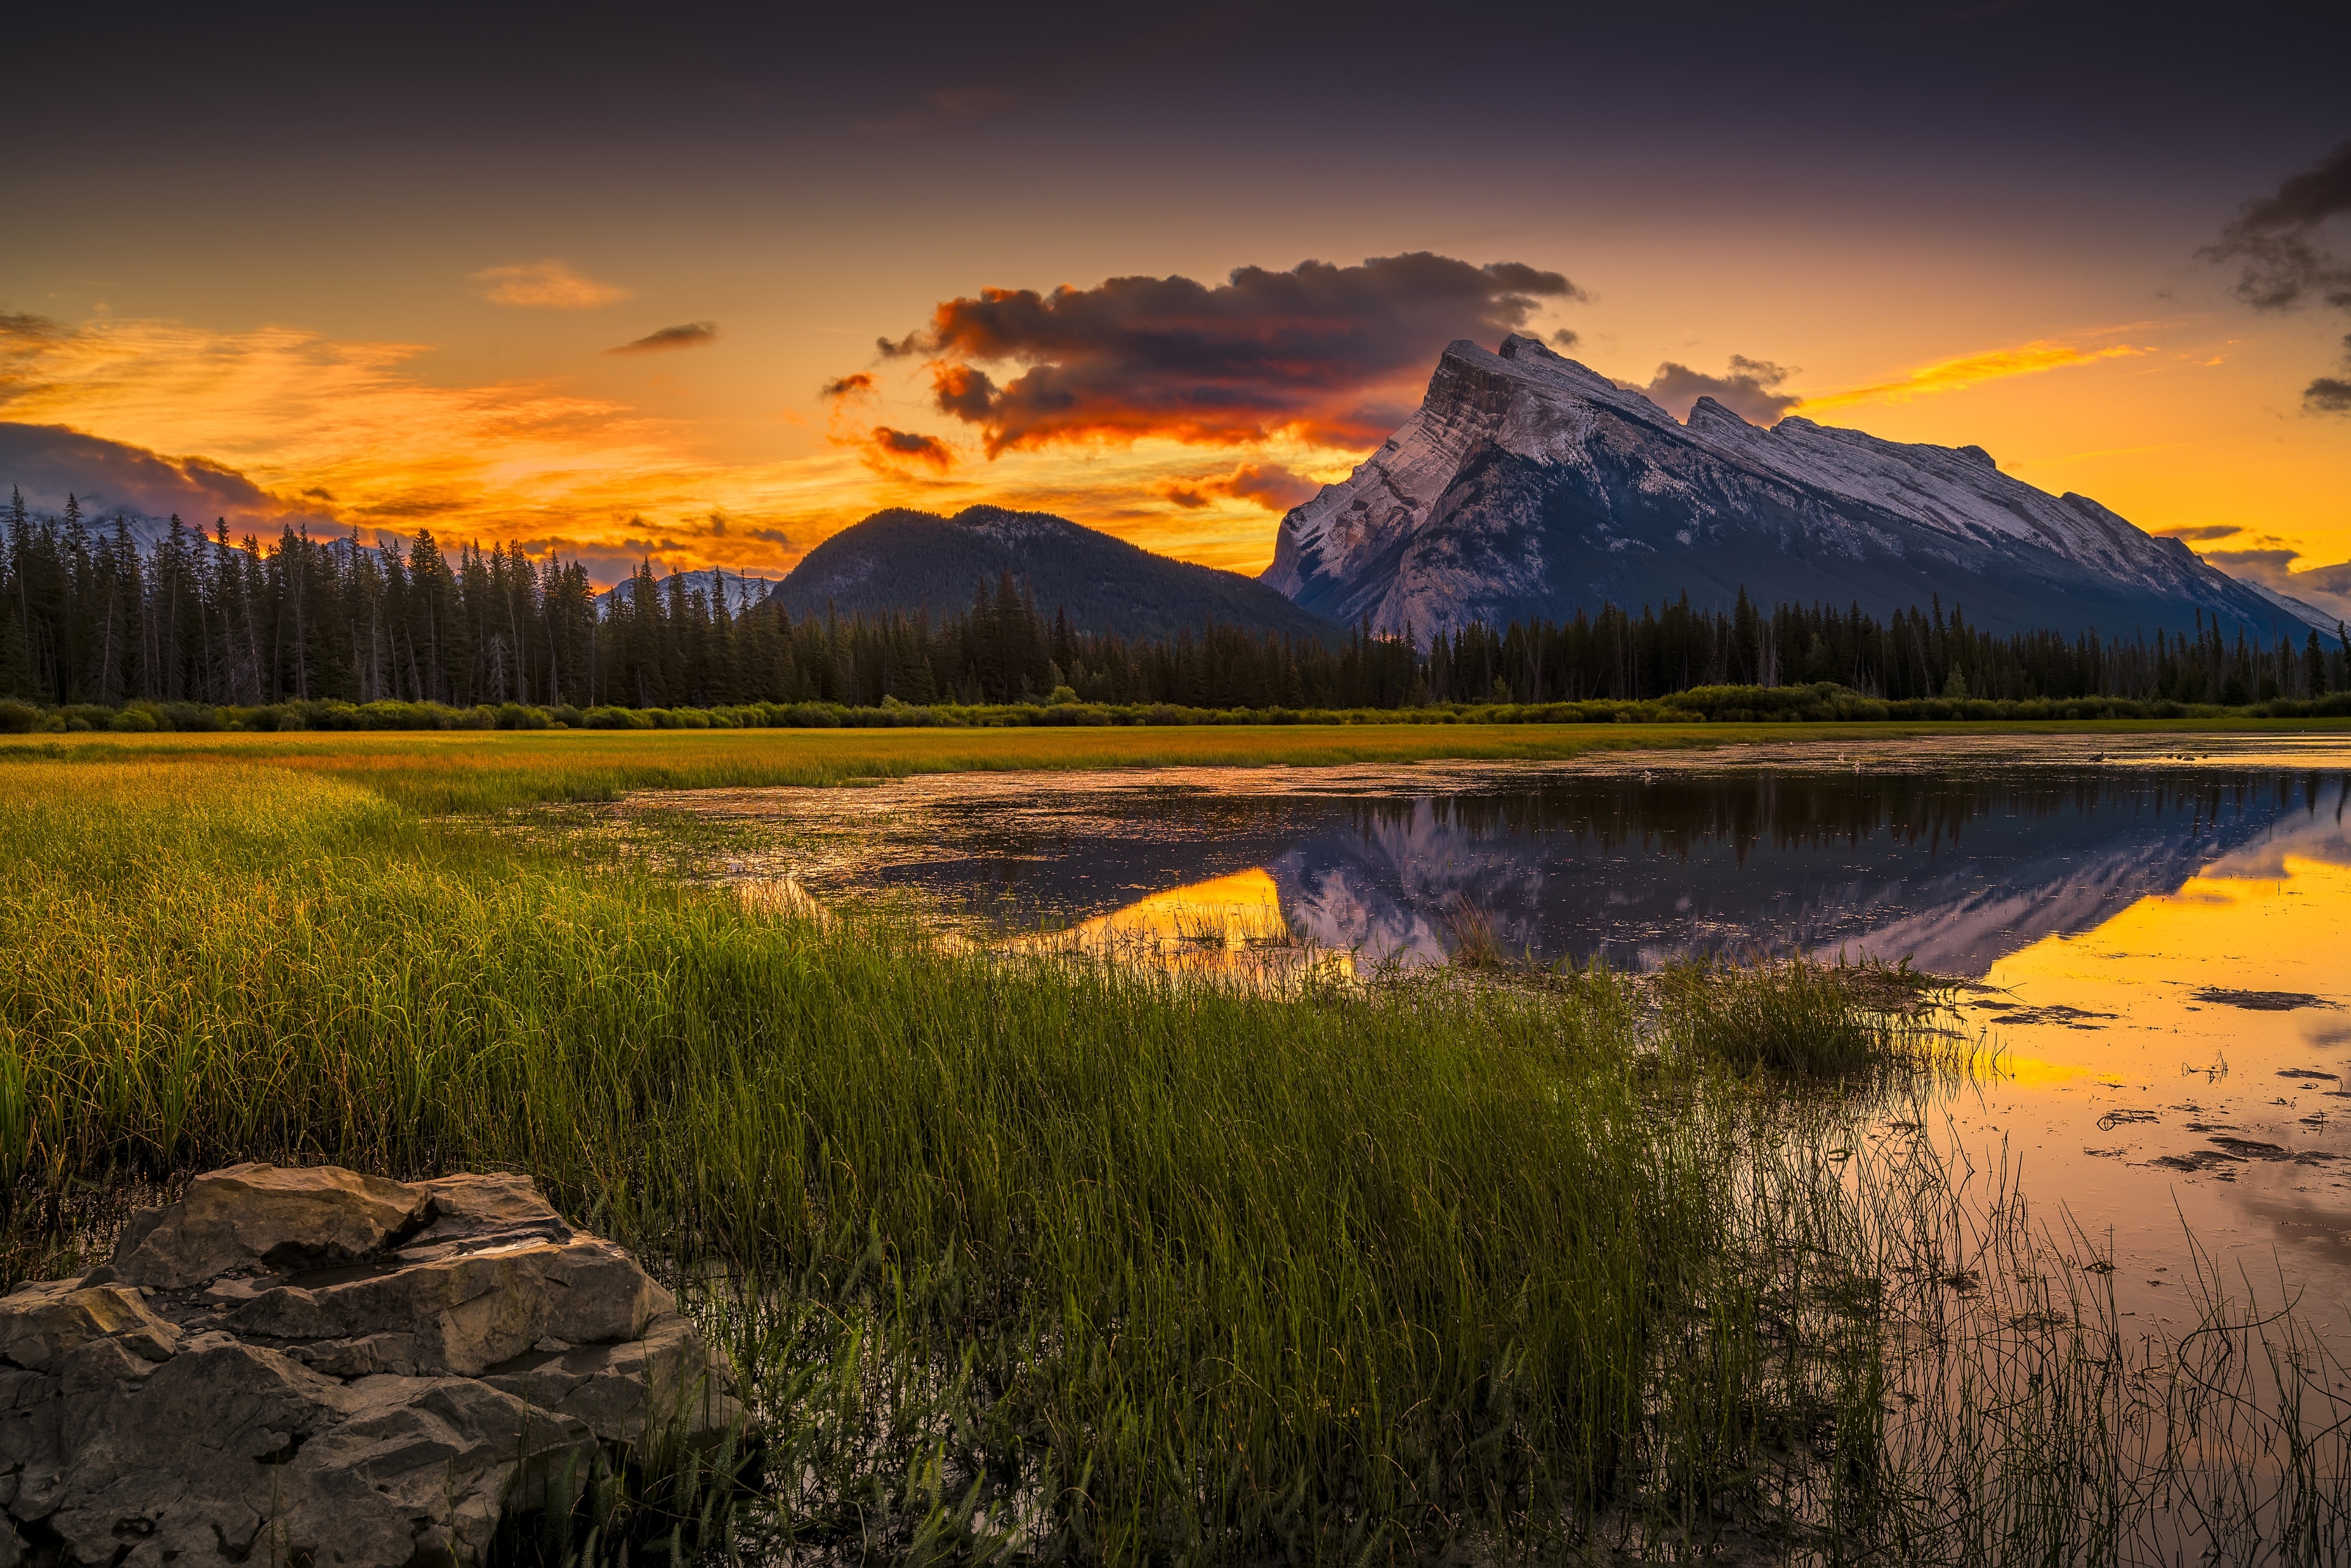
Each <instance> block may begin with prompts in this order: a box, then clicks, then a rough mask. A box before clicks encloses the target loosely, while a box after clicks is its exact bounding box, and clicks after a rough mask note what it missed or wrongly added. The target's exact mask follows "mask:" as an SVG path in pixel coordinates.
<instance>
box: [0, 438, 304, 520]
mask: <svg viewBox="0 0 2351 1568" xmlns="http://www.w3.org/2000/svg"><path fill="white" fill-rule="evenodd" d="M7 485H14V486H18V487H20V488H21V489H23V491H24V492H25V503H26V506H28V507H32V508H34V509H35V510H36V511H45V512H54V511H57V510H59V509H61V508H62V507H64V506H65V503H66V497H67V496H68V494H70V495H72V496H74V497H77V498H78V499H79V500H80V502H81V508H82V511H83V512H84V514H86V515H89V516H99V515H103V516H108V517H111V516H113V515H114V514H115V513H117V512H120V513H124V514H126V515H128V516H131V517H171V516H172V515H173V514H175V513H176V514H177V515H178V516H180V517H183V518H184V519H186V520H187V521H188V522H190V523H192V524H207V525H208V524H210V523H211V522H212V521H213V520H214V518H217V517H226V518H227V519H228V520H229V523H230V525H231V526H232V527H235V528H273V529H274V528H277V527H279V526H280V525H281V524H284V523H287V522H294V523H302V522H321V523H323V522H325V521H328V520H329V519H328V518H327V517H326V515H325V514H324V513H321V512H315V511H310V510H308V509H305V508H302V507H294V506H289V505H288V504H287V502H285V501H283V500H281V499H279V498H278V497H276V496H273V495H271V494H270V493H269V492H268V491H266V490H265V489H263V488H262V487H261V486H258V485H256V484H255V483H254V482H253V481H252V480H250V479H248V478H246V476H244V475H242V474H240V473H238V472H237V471H236V470H235V469H234V468H229V467H225V466H223V465H220V464H218V463H214V462H212V461H210V460H209V459H207V458H203V457H166V456H164V455H162V454H161V453H158V452H150V451H148V450H147V449H146V448H145V447H143V446H131V445H129V444H125V443H122V442H120V441H107V440H103V439H101V438H99V437H98V436H95V435H84V434H81V433H80V432H79V431H75V430H68V429H66V428H65V427H64V426H62V425H55V424H7V423H0V486H7Z"/></svg>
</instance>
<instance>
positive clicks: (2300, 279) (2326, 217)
mask: <svg viewBox="0 0 2351 1568" xmlns="http://www.w3.org/2000/svg"><path fill="white" fill-rule="evenodd" d="M2346 215H2351V141H2346V142H2345V143H2343V145H2341V146H2340V147H2337V148H2336V149H2335V151H2334V152H2330V153H2328V154H2327V155H2326V156H2325V157H2324V158H2322V159H2320V160H2319V161H2318V162H2315V163H2314V164H2312V165H2311V166H2310V167H2309V168H2307V169H2304V171H2303V172H2301V173H2299V174H2296V175H2294V176H2293V177H2292V178H2291V179H2288V180H2286V181H2285V182H2283V183H2281V184H2280V185H2279V186H2278V188H2277V189H2276V190H2274V191H2272V192H2271V193H2269V194H2268V195H2266V196H2256V197H2254V198H2253V199H2252V201H2250V202H2247V203H2246V204H2244V205H2243V206H2242V207H2241V208H2240V209H2239V210H2238V213H2237V215H2236V217H2235V219H2234V220H2233V221H2231V223H2230V225H2229V226H2228V227H2227V228H2224V229H2222V230H2221V231H2220V239H2219V240H2217V241H2216V242H2214V243H2213V244H2211V245H2210V246H2206V247H2205V248H2204V249H2203V251H2202V252H2200V253H2199V254H2201V255H2202V256H2204V258H2205V259H2206V260H2208V261H2215V262H2234V263H2235V264H2236V266H2237V298H2240V299H2241V300H2243V301H2244V302H2245V303H2246V304H2248V305H2250V306H2252V308H2254V309H2256V310H2293V309H2296V308H2300V307H2302V306H2304V305H2308V304H2311V303H2314V302H2316V303H2321V304H2325V305H2330V306H2333V307H2334V308H2336V309H2338V310H2351V261H2346V259H2344V258H2343V257H2342V256H2337V255H2336V254H2335V252H2334V251H2333V250H2332V249H2330V248H2329V247H2328V246H2327V245H2326V243H2325V241H2324V240H2323V239H2321V238H2320V237H2319V231H2320V229H2321V227H2322V226H2323V225H2325V224H2327V223H2329V222H2331V221H2333V220H2335V219H2336V218H2341V217H2345V216H2346ZM2343 350H2344V353H2343V362H2344V365H2345V366H2346V368H2351V337H2346V338H2345V339H2344V340H2343ZM2302 407H2303V412H2304V413H2351V381H2345V380H2344V379H2342V378H2341V377H2339V376H2320V377H2318V378H2317V379H2316V380H2314V381H2313V382H2311V383H2310V384H2309V385H2308V386H2306V387H2304V388H2303V389H2302Z"/></svg>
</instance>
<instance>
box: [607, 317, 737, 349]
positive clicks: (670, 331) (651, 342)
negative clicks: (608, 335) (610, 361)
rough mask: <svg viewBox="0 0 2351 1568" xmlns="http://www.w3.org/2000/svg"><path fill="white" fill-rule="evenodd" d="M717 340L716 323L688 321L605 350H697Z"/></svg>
mask: <svg viewBox="0 0 2351 1568" xmlns="http://www.w3.org/2000/svg"><path fill="white" fill-rule="evenodd" d="M717 340H718V323H717V322H716V321H688V322H686V323H685V324H684V326H679V327H664V328H663V329H661V330H660V331H658V332H648V333H646V334H645V335H644V336H643V337H642V338H639V339H637V340H635V341H634V342H629V343H622V345H621V346H620V347H619V348H617V349H607V350H604V351H605V352H606V353H608V354H653V353H659V352H660V351H661V350H664V349H699V348H701V347H702V346H703V345H704V344H705V343H715V342H716V341H717Z"/></svg>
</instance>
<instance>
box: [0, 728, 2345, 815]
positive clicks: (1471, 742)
mask: <svg viewBox="0 0 2351 1568" xmlns="http://www.w3.org/2000/svg"><path fill="white" fill-rule="evenodd" d="M2346 728H2351V721H2328V720H2308V719H2226V720H2189V719H2179V720H2159V719H2149V720H2137V719H2122V720H2099V721H2079V722H2032V723H2025V722H2018V723H1991V724H1980V723H1969V724H1959V723H1949V724H1688V725H1647V724H1612V725H1428V724H1396V725H1378V724H1364V725H1353V724H1350V725H1233V726H1223V725H1215V726H1209V725H1199V726H1150V727H1134V728H1125V727H1120V728H1107V727H1031V728H1000V729H933V728H920V729H917V728H906V729H738V730H568V731H567V730H493V731H478V730H475V731H455V732H452V731H349V730H346V731H319V730H302V731H294V732H279V733H275V734H245V733H236V732H227V733H214V734H154V735H110V734H108V735H76V736H68V737H57V736H47V735H39V736H5V737H0V763H5V762H8V761H10V760H17V761H25V760H33V759H42V760H54V761H66V762H102V763H103V762H113V763H120V762H134V761H141V760H148V759H153V760H181V761H198V760H204V761H213V762H225V763H239V764H255V763H258V764H263V765H266V766H270V767H276V768H288V769H291V770H294V771H297V772H302V773H309V774H316V775H323V776H325V777H328V778H332V779H340V780H344V781H347V782H350V783H354V784H358V785H360V786H362V787H364V788H367V789H373V790H375V791H376V792H377V793H379V794H381V795H382V796H384V797H385V798H387V799H389V800H393V801H396V802H397V803H399V804H401V805H403V806H406V807H408V808H410V809H412V810H420V811H425V812H444V811H467V810H497V809H500V808H503V807H507V806H516V805H522V804H526V803H528V802H531V801H537V800H610V799H612V798H613V797H615V796H617V795H620V794H622V793H623V792H625V791H628V790H632V789H717V788H726V789H743V788H752V787H758V786H762V785H785V784H803V785H805V784H834V783H839V782H841V780H843V779H858V778H901V777H904V776H905V775H908V774H914V773H957V772H980V771H991V770H998V771H1001V770H1026V769H1043V770H1053V769H1069V768H1175V767H1244V768H1246V767H1270V766H1290V767H1333V766H1340V765H1344V764H1349V763H1405V762H1422V761H1438V760H1465V761H1473V760H1475V761H1511V760H1517V761H1543V760H1559V759H1563V758H1573V757H1578V756H1583V755H1586V754H1589V753H1591V752H1594V751H1604V750H1625V749H1633V748H1646V747H1668V748H1678V747H1715V746H1729V745H1738V744H1742V743H1760V742H1770V743H1774V744H1787V743H1792V742H1805V741H1818V742H1832V741H1844V742H1853V741H1864V740H1865V741H1870V742H1873V743H1882V742H1884V741H1886V740H1889V739H1900V738H1905V737H1950V736H1982V735H1988V734H1996V735H2124V734H2158V733H2196V734H2205V733H2220V734H2263V733H2267V734H2289V733H2303V732H2309V731H2339V730H2343V729H2346Z"/></svg>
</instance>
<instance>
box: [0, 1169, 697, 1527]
mask: <svg viewBox="0 0 2351 1568" xmlns="http://www.w3.org/2000/svg"><path fill="white" fill-rule="evenodd" d="M742 1419H743V1412H742V1407H741V1406H740V1405H739V1404H738V1403H737V1401H736V1399H735V1397H734V1383H733V1374H732V1370H731V1368H729V1367H728V1366H727V1364H726V1359H725V1357H724V1356H723V1355H721V1354H717V1353H716V1352H714V1351H713V1350H711V1349H710V1348H709V1347H708V1346H706V1345H705V1344H704V1343H703V1341H702V1337H701V1334H700V1333H699V1332H698V1331H697V1330H696V1329H695V1326H694V1324H693V1322H691V1321H690V1320H688V1319H687V1318H685V1317H684V1316H683V1315H682V1314H681V1313H680V1312H678V1311H677V1305H676V1302H675V1301H674V1299H673V1298H672V1297H671V1295H670V1293H669V1292H668V1291H664V1290H663V1289H662V1287H661V1286H660V1285H658V1284H657V1283H655V1282H654V1281H653V1279H652V1278H651V1277H650V1276H648V1275H647V1274H646V1273H645V1272H644V1270H642V1269H640V1268H639V1267H638V1266H637V1264H636V1262H635V1260H632V1258H630V1257H629V1255H628V1254H627V1253H626V1252H625V1251H623V1250H622V1249H621V1248H619V1247H617V1246H615V1245H614V1244H612V1243H611V1242H610V1241H606V1240H604V1239H601V1238H598V1237H594V1236H590V1235H587V1234H585V1233H583V1232H580V1231H577V1230H575V1229H573V1228H571V1227H570V1226H569V1225H568V1224H567V1223H566V1222H565V1221H564V1219H563V1218H562V1217H561V1216H560V1215H559V1214H557V1213H556V1212H555V1210H554V1208H553V1207H551V1206H550V1205H549V1203H548V1202H547V1200H546V1199H545V1198H544V1197H541V1196H540V1194H539V1192H538V1188H537V1187H536V1186H534V1185H533V1184H532V1183H531V1182H530V1181H529V1179H528V1178H527V1177H524V1176H508V1175H496V1174H490V1175H459V1176H444V1177H441V1178H438V1179H436V1180H433V1181H423V1182H405V1183H404V1182H392V1181H385V1180H383V1179H381V1178H380V1177H374V1176H363V1175H360V1173H357V1172H353V1171H347V1170H341V1169H339V1168H336V1167H333V1166H319V1167H312V1168H305V1169H293V1168H281V1167H277V1166H266V1165H244V1166H231V1167H229V1168H228V1169H225V1170H220V1171H214V1172H210V1173H207V1174H206V1175H204V1176H198V1177H196V1178H195V1180H194V1181H193V1182H192V1183H191V1184H190V1185H189V1188H188V1192H187V1196H186V1197H184V1198H183V1199H182V1200H181V1201H180V1202H178V1203H176V1204H172V1205H171V1206H170V1207H165V1208H160V1209H152V1210H149V1211H147V1212H146V1213H144V1214H141V1215H140V1216H139V1217H138V1218H136V1219H134V1220H133V1221H132V1222H131V1225H130V1226H129V1227H127V1228H125V1230H124V1233H123V1236H122V1239H121V1241H120V1244H119V1245H118V1246H117V1247H116V1249H115V1252H114V1256H113V1258H112V1259H111V1260H110V1261H109V1262H108V1263H105V1264H102V1265H100V1266H99V1268H97V1269H94V1270H90V1271H89V1273H87V1274H85V1275H82V1276H80V1277H79V1278H77V1279H71V1280H51V1281H41V1282H38V1283H34V1284H27V1285H24V1286H21V1287H19V1288H18V1289H17V1290H16V1291H13V1292H11V1293H10V1294H9V1295H7V1296H6V1297H5V1298H0V1520H5V1523H0V1568H16V1564H18V1563H59V1564H91V1565H96V1564H101V1563H103V1564H110V1565H120V1568H144V1565H147V1564H155V1565H158V1568H160V1565H161V1564H163V1563H172V1564H175V1565H181V1568H186V1565H189V1564H203V1563H244V1562H248V1561H255V1560H269V1561H280V1562H283V1561H301V1560H304V1558H305V1557H306V1556H307V1559H308V1561H310V1562H312V1563H316V1564H319V1568H325V1565H327V1564H335V1565H338V1568H379V1565H381V1568H404V1565H406V1564H410V1563H416V1562H426V1561H435V1560H444V1561H450V1560H453V1561H456V1562H470V1561H474V1560H476V1559H478V1558H479V1557H480V1556H481V1555H482V1554H483V1553H484V1552H486V1550H487V1549H488V1547H489V1545H490V1542H491V1541H492V1539H493V1538H494V1537H495V1536H496V1531H497V1528H498V1524H499V1521H500V1520H501V1519H502V1518H503V1517H505V1516H506V1515H507V1514H508V1513H509V1512H517V1511H531V1510H536V1509H539V1508H547V1507H554V1508H567V1507H569V1504H570V1501H571V1497H570V1495H569V1494H568V1493H567V1492H565V1491H564V1490H563V1489H566V1488H576V1487H577V1486H578V1485H579V1484H580V1479H582V1478H584V1477H586V1476H587V1475H588V1474H590V1471H591V1469H592V1468H593V1463H594V1461H595V1459H596V1458H597V1457H598V1455H599V1453H600V1452H601V1453H604V1454H606V1455H608V1456H612V1457H616V1458H617V1457H620V1456H622V1455H623V1454H625V1453H627V1452H631V1451H635V1452H642V1451H643V1450H644V1449H646V1448H649V1447H651V1446H653V1445H656V1444H659V1443H662V1442H665V1441H672V1440H674V1441H680V1442H687V1443H693V1442H700V1441H705V1440H709V1439H712V1438H714V1437H717V1436H719V1435H720V1434H722V1433H726V1432H729V1431H732V1430H734V1429H737V1428H738V1427H740V1425H741V1423H742ZM265 1547H266V1559H256V1552H260V1551H262V1549H263V1548H265Z"/></svg>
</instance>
